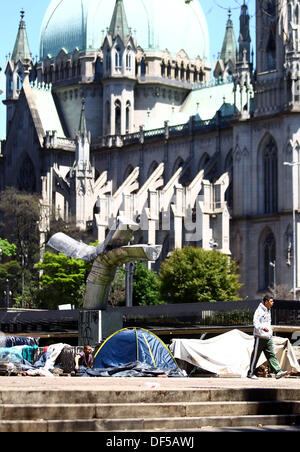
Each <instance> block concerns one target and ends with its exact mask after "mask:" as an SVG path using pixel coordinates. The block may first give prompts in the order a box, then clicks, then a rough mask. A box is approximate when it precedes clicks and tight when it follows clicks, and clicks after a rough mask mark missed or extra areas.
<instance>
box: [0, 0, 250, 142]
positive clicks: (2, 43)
mask: <svg viewBox="0 0 300 452" xmlns="http://www.w3.org/2000/svg"><path fill="white" fill-rule="evenodd" d="M149 1H151V0H149ZM162 1H163V0H162ZM182 1H184V0H182ZM192 1H200V4H201V6H202V9H203V11H204V13H205V16H206V19H207V24H208V29H209V35H210V59H211V63H212V62H213V61H214V60H215V59H216V57H217V56H218V53H219V52H220V51H221V48H222V42H223V38H224V34H225V27H226V22H227V17H228V14H227V11H228V8H230V9H231V11H232V20H233V22H234V30H235V35H236V38H237V39H238V34H239V15H240V7H241V4H243V2H244V0H192ZM49 4H50V0H13V1H11V2H10V1H7V0H5V1H3V0H2V5H1V16H0V30H1V39H0V67H1V68H2V72H1V73H0V89H2V90H3V91H5V78H4V75H3V72H4V70H5V65H6V56H7V55H8V54H9V53H12V51H13V47H14V43H15V40H16V36H17V31H18V26H19V22H20V11H21V9H22V8H23V9H24V10H25V22H26V27H27V33H28V38H29V44H30V49H31V52H32V55H33V57H35V56H36V55H39V40H40V28H41V23H42V20H43V16H44V14H45V12H46V9H47V7H48V5H49ZM246 4H247V5H248V8H249V13H250V16H251V37H252V39H253V46H254V34H255V19H254V10H255V0H246ZM187 7H188V6H187ZM195 38H196V37H195ZM3 99H4V94H2V96H0V139H3V138H5V107H4V106H3V104H2V100H3Z"/></svg>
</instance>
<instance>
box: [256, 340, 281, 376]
mask: <svg viewBox="0 0 300 452" xmlns="http://www.w3.org/2000/svg"><path fill="white" fill-rule="evenodd" d="M262 352H264V354H265V357H266V358H267V361H268V363H269V364H270V366H271V369H272V370H273V371H274V372H275V374H277V373H278V372H280V371H281V367H280V364H279V362H278V359H277V358H276V355H275V352H274V346H273V341H272V339H262V338H261V337H254V347H253V351H252V354H251V359H250V368H249V371H248V375H252V374H253V373H254V371H255V369H256V365H257V362H258V360H259V357H260V355H261V353H262Z"/></svg>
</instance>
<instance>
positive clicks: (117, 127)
mask: <svg viewBox="0 0 300 452" xmlns="http://www.w3.org/2000/svg"><path fill="white" fill-rule="evenodd" d="M115 135H121V102H120V101H119V100H116V102H115Z"/></svg>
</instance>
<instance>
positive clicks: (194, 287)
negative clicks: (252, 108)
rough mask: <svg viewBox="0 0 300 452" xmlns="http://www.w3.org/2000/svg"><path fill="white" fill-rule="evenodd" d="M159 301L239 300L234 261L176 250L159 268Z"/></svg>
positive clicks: (191, 249)
mask: <svg viewBox="0 0 300 452" xmlns="http://www.w3.org/2000/svg"><path fill="white" fill-rule="evenodd" d="M159 276H160V279H161V297H162V299H163V300H164V301H165V302H167V303H197V302H211V301H235V300H239V295H238V294H239V289H240V288H241V284H240V283H239V275H238V273H237V265H236V263H235V261H233V260H231V259H229V257H228V256H226V255H224V254H221V253H220V252H218V251H206V250H204V249H202V248H195V247H189V246H187V247H184V248H183V249H175V250H174V251H173V252H172V254H171V256H170V257H169V258H168V259H167V260H166V261H165V262H164V263H163V264H162V266H161V269H160V273H159Z"/></svg>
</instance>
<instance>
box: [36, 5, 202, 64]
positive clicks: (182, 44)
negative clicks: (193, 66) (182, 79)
mask: <svg viewBox="0 0 300 452" xmlns="http://www.w3.org/2000/svg"><path fill="white" fill-rule="evenodd" d="M115 7H117V8H122V7H124V11H125V12H126V17H127V21H128V25H126V23H125V22H124V21H123V22H122V23H119V24H117V23H116V26H117V27H118V26H119V27H123V28H124V29H127V27H130V29H131V32H132V34H133V35H134V36H135V37H136V40H137V44H138V45H139V46H141V47H142V48H143V49H144V50H147V49H155V50H157V49H158V50H165V49H168V50H169V52H170V53H171V54H173V55H175V54H177V53H178V52H179V51H180V50H181V49H184V50H185V51H186V52H187V54H188V56H189V58H191V59H193V58H196V57H197V56H200V58H202V59H208V58H209V35H208V29H207V23H206V19H205V16H204V13H203V11H202V8H201V6H200V3H199V1H193V2H191V3H190V4H186V3H185V2H184V1H183V0H163V1H161V0H123V1H119V0H117V2H116V0H51V2H50V5H49V7H48V10H47V12H46V14H45V17H44V20H43V24H42V28H41V40H40V59H41V60H44V59H46V58H47V56H48V55H50V56H51V57H52V58H55V57H56V56H57V55H58V53H59V52H60V50H61V49H62V48H65V49H66V51H67V52H68V53H72V52H73V51H74V50H75V49H76V48H78V49H79V50H83V51H87V50H97V49H99V48H100V47H101V45H102V41H103V37H104V36H105V34H106V32H107V30H108V29H109V27H110V26H113V27H114V20H113V14H114V9H115ZM121 16H122V15H121V14H120V13H119V15H118V17H119V19H120V17H121ZM119 19H118V20H119Z"/></svg>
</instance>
